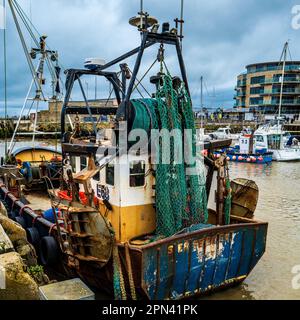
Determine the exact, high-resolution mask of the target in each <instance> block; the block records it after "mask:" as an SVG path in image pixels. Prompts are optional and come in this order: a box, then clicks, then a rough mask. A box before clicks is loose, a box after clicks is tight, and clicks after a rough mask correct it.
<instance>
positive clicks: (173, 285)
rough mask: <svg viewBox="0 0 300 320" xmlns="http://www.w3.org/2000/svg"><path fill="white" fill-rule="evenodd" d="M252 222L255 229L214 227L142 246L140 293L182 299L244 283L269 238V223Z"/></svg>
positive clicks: (251, 226)
mask: <svg viewBox="0 0 300 320" xmlns="http://www.w3.org/2000/svg"><path fill="white" fill-rule="evenodd" d="M236 219H238V218H236ZM243 220H246V219H243ZM248 221H249V222H251V221H252V223H245V224H235V225H229V226H222V227H216V226H213V227H210V228H207V229H202V230H199V231H196V232H192V233H185V234H182V235H180V236H176V237H172V238H168V239H165V240H162V241H158V242H154V243H152V244H149V245H147V246H144V247H143V248H142V289H143V291H144V292H145V293H146V295H147V297H148V298H149V299H151V300H162V299H171V300H173V299H182V298H186V297H191V296H195V295H201V294H205V293H208V292H210V291H214V290H216V289H220V288H222V287H223V288H224V287H229V286H233V285H234V284H237V283H240V282H242V281H243V280H244V279H245V278H246V277H247V276H248V274H249V273H250V272H251V270H252V269H253V268H254V266H255V265H256V264H257V262H258V261H259V260H260V258H261V257H262V255H263V254H264V252H265V246H266V236H267V224H266V223H253V220H248Z"/></svg>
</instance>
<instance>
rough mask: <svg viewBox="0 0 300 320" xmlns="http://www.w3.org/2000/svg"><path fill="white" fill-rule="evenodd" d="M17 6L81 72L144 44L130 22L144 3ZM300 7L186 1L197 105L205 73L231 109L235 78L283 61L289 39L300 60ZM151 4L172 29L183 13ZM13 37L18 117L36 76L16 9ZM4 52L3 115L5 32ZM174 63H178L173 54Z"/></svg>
mask: <svg viewBox="0 0 300 320" xmlns="http://www.w3.org/2000/svg"><path fill="white" fill-rule="evenodd" d="M1 1H3V0H0V3H1ZM18 2H19V4H20V5H21V6H22V8H23V9H24V11H25V12H26V13H27V14H28V15H29V16H31V17H32V21H33V23H34V25H35V26H36V27H37V29H38V30H39V32H40V33H42V34H47V35H48V37H49V38H48V42H49V45H50V47H51V48H52V49H55V50H58V51H59V54H60V60H61V63H62V65H63V66H64V67H65V68H70V67H78V68H80V67H82V66H83V62H84V59H85V58H87V57H101V58H104V59H105V60H106V61H109V60H110V59H113V58H115V57H117V56H118V55H120V54H122V53H124V52H125V51H127V50H130V49H132V48H133V47H136V46H138V45H139V42H140V37H139V34H138V32H137V31H136V30H135V29H134V28H133V27H131V26H130V25H129V24H128V19H129V18H130V17H131V16H134V15H135V14H136V13H137V11H138V10H139V2H140V1H139V0H109V1H108V0H73V1H68V0H51V1H48V0H19V1H18ZM298 3H299V5H300V1H299V0H298V2H297V1H292V0H212V1H207V0H206V1H205V0H185V21H186V23H185V27H184V33H185V39H184V48H183V50H184V57H185V62H186V67H187V73H188V78H189V82H190V88H191V92H192V96H193V100H194V106H195V107H197V106H199V104H200V102H199V101H200V77H201V75H202V76H203V77H204V81H205V85H204V99H205V104H206V106H208V107H220V106H222V107H232V106H233V104H234V100H233V96H234V93H235V92H234V87H235V85H236V76H237V75H238V74H239V73H241V72H244V71H245V66H246V65H247V64H250V63H255V62H262V61H266V60H275V61H277V60H278V59H279V57H280V54H281V51H282V48H283V44H284V42H285V41H287V40H290V51H291V55H292V58H293V59H294V60H300V45H299V43H300V42H299V40H300V29H299V30H295V29H293V28H292V18H293V14H292V8H293V6H295V5H297V4H298ZM144 7H145V10H146V11H148V12H149V13H150V14H151V15H153V16H155V17H157V18H158V19H159V21H160V22H161V23H162V22H165V21H169V22H171V23H172V24H173V22H172V21H173V19H174V18H175V17H177V16H179V11H180V0H164V1H162V0H144ZM299 21H300V19H299ZM7 38H8V40H7V44H8V95H9V107H10V108H9V109H10V110H9V111H10V114H17V113H18V110H19V108H20V105H21V104H22V99H23V98H24V97H25V95H26V91H27V88H28V85H29V82H30V72H29V69H28V66H27V64H26V62H25V57H24V53H23V52H22V48H21V45H20V41H19V39H18V36H17V33H16V28H15V26H14V24H13V21H12V17H11V13H10V12H9V11H8V15H7ZM28 46H30V42H28ZM0 50H1V51H0V52H1V53H0V60H1V61H0V62H1V65H0V81H1V82H0V83H1V88H0V89H1V90H0V93H1V98H0V101H1V113H3V31H2V30H0ZM152 53H154V52H152ZM170 53H173V52H170ZM154 54H155V53H154ZM151 61H152V60H151V57H146V58H145V65H144V67H145V68H146V67H147V66H148V64H149V63H151ZM168 63H169V64H170V65H171V66H172V65H174V64H175V59H174V57H173V56H170V58H169V59H168ZM174 70H175V69H174ZM175 72H176V71H175ZM90 90H91V89H90Z"/></svg>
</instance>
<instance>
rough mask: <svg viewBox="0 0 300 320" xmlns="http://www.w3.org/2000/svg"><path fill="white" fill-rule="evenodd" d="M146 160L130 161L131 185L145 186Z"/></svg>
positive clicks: (133, 186)
mask: <svg viewBox="0 0 300 320" xmlns="http://www.w3.org/2000/svg"><path fill="white" fill-rule="evenodd" d="M145 168H146V164H145V161H132V162H130V176H129V181H130V187H132V188H135V187H143V186H144V185H145Z"/></svg>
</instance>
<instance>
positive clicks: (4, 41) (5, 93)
mask: <svg viewBox="0 0 300 320" xmlns="http://www.w3.org/2000/svg"><path fill="white" fill-rule="evenodd" d="M2 18H3V58H4V118H5V121H4V138H5V155H7V151H8V150H7V130H8V117H7V47H6V44H7V42H6V0H3V17H2Z"/></svg>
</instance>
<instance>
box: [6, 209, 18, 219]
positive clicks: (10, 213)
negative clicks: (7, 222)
mask: <svg viewBox="0 0 300 320" xmlns="http://www.w3.org/2000/svg"><path fill="white" fill-rule="evenodd" d="M8 217H9V219H11V220H14V221H16V213H15V212H14V211H13V210H12V211H10V212H9V213H8Z"/></svg>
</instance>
